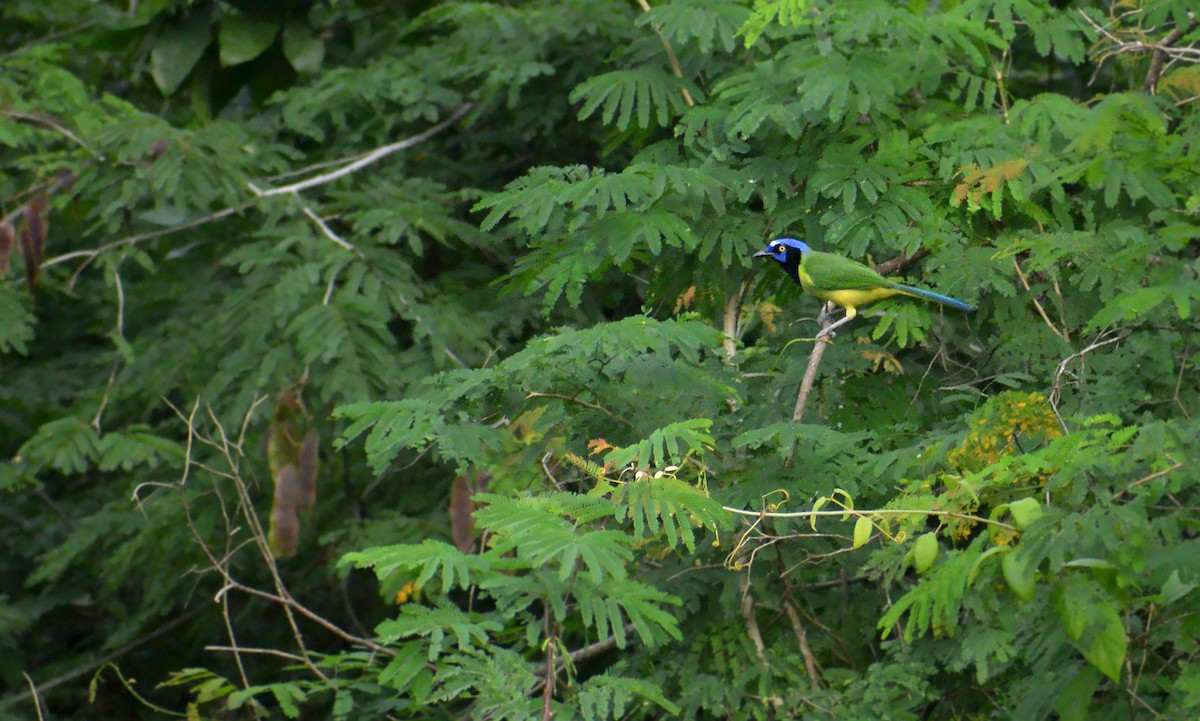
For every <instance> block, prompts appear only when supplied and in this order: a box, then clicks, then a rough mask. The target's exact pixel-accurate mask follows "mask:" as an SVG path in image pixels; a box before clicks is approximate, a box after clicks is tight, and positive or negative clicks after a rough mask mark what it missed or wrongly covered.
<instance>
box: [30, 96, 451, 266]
mask: <svg viewBox="0 0 1200 721" xmlns="http://www.w3.org/2000/svg"><path fill="white" fill-rule="evenodd" d="M472 107H473V106H472V105H471V104H470V103H467V104H465V105H463V106H462V107H460V108H459V109H458V110H456V111H455V112H454V113H453V114H451V115H450V117H449V118H447V119H446V120H443V121H442V122H440V123H438V124H437V125H434V126H433V127H431V128H429V129H427V130H425V131H423V132H421V133H418V134H416V135H414V136H412V137H410V138H405V139H404V140H400V141H397V142H395V143H390V144H388V145H384V146H383V147H380V148H376V149H375V150H373V151H371V152H369V153H367V154H365V155H360V156H354V158H351V159H350V160H349V161H348V162H347V163H346V164H344V165H343V166H342V167H341V168H338V169H337V170H335V171H333V172H330V173H326V174H324V175H319V176H316V177H313V178H308V179H307V180H302V181H300V182H298V183H292V184H291V185H285V186H282V187H279V188H271V189H268V190H262V189H260V188H258V187H257V186H256V185H255V184H253V183H250V184H249V185H250V188H251V192H253V193H254V194H255V200H249V201H246V202H244V203H239V204H237V205H234V206H231V207H228V208H223V209H221V210H218V211H215V212H212V213H209V214H208V215H205V216H202V217H200V218H196V219H195V220H190V221H188V222H186V223H181V224H179V225H176V226H172V227H170V228H162V229H160V230H154V231H150V232H147V233H138V234H136V235H131V236H128V237H125V238H121V239H119V240H114V241H112V242H111V243H105V244H104V245H101V246H98V247H96V248H91V249H88V250H76V251H72V252H70V253H64V254H62V255H59V256H55V257H53V258H50V259H48V260H47V261H46V262H44V263H42V267H43V268H46V267H49V266H53V265H58V264H59V263H65V262H67V261H70V260H75V259H76V258H84V259H85V261H84V263H83V264H82V265H81V266H80V267H79V268H78V269H77V270H76V271H75V276H78V275H79V273H80V272H81V271H82V270H83V269H84V268H86V267H87V266H88V264H90V263H91V262H92V261H93V260H95V258H96V257H97V256H99V255H100V254H101V253H104V252H105V251H108V250H112V249H113V248H120V247H123V246H133V245H137V244H139V243H142V242H145V241H147V240H154V239H155V238H162V237H164V236H168V235H174V234H175V233H180V232H183V231H185V230H191V229H192V228H196V227H199V226H201V225H207V224H208V223H212V222H215V221H218V220H221V219H223V218H227V217H229V216H230V215H233V214H235V213H240V212H241V211H243V210H246V209H247V208H250V207H252V206H254V205H255V202H256V200H257V199H261V198H268V197H271V196H273V195H283V194H287V193H292V194H295V193H298V192H299V191H301V190H305V189H307V188H312V187H315V186H318V185H324V184H326V183H331V182H333V181H334V180H337V179H339V178H342V177H345V176H347V175H350V174H351V173H354V172H356V171H358V170H361V169H362V168H365V167H366V166H368V165H371V164H373V163H375V162H377V161H379V160H381V159H382V158H384V157H387V156H388V155H391V154H392V153H395V152H397V151H399V150H404V149H406V148H411V147H412V146H414V145H417V144H418V143H421V142H424V141H426V140H428V139H429V138H431V137H433V136H435V135H437V134H438V133H440V132H442V131H443V130H445V129H446V128H448V127H450V126H451V125H453V124H454V123H455V122H457V121H458V119H459V118H461V117H462V116H463V115H465V114H466V113H467V111H469V110H470V109H471V108H472ZM21 212H23V211H17V212H15V213H12V214H10V217H9V219H10V220H11V219H12V218H14V217H16V216H19V215H20V213H21ZM319 225H323V223H321V224H319ZM327 228H328V226H325V227H323V228H321V231H322V233H324V234H325V235H326V237H330V239H331V240H332V239H333V237H331V236H333V235H334V234H333V233H332V231H329V232H326V231H327ZM338 240H340V239H338ZM338 240H334V242H338ZM339 245H342V246H343V247H348V249H351V250H356V249H355V248H354V247H353V246H352V245H350V244H349V243H346V242H345V241H341V242H340V243H339Z"/></svg>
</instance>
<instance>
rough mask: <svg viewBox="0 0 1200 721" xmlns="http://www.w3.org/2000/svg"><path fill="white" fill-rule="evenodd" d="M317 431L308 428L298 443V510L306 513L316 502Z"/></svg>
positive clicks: (318, 461) (318, 462) (318, 460)
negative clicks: (299, 492)
mask: <svg viewBox="0 0 1200 721" xmlns="http://www.w3.org/2000/svg"><path fill="white" fill-rule="evenodd" d="M319 450H320V448H319V446H318V444H317V432H316V431H312V430H310V431H309V432H308V433H306V434H305V435H304V442H303V443H301V444H300V474H299V479H300V491H301V494H300V508H299V510H300V512H301V513H308V512H309V511H311V510H312V509H313V506H314V505H316V503H317V468H318V466H319V464H320V459H319V458H318V451H319Z"/></svg>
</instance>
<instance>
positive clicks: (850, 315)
mask: <svg viewBox="0 0 1200 721" xmlns="http://www.w3.org/2000/svg"><path fill="white" fill-rule="evenodd" d="M856 315H858V309H857V308H846V316H845V317H844V318H842V319H841V320H838V321H837V322H835V323H832V324H830V325H827V326H825V327H824V328H822V329H821V331H820V332H819V333H817V340H820V339H822V338H824V337H825V336H827V335H832V334H833V330H834V329H835V328H838V327H841V326H843V325H845V324H847V323H849V322H850V321H852V320H854V317H855V316H856ZM827 317H828V316H827Z"/></svg>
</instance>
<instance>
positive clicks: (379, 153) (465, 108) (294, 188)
mask: <svg viewBox="0 0 1200 721" xmlns="http://www.w3.org/2000/svg"><path fill="white" fill-rule="evenodd" d="M473 107H475V106H474V105H473V104H472V103H464V104H463V105H462V107H460V108H459V109H458V110H455V111H454V112H453V113H451V114H450V117H448V118H446V119H445V120H443V121H442V122H440V123H438V124H437V125H434V126H433V127H431V128H429V129H428V130H424V131H422V132H420V133H417V134H416V135H414V136H412V137H411V138H405V139H404V140H400V141H397V142H395V143H390V144H388V145H384V146H383V147H380V148H376V149H375V150H372V151H371V152H369V153H367V154H366V155H364V156H362V157H359V158H358V159H357V160H354V161H353V162H350V163H348V164H346V165H344V166H342V167H341V168H338V169H337V170H334V171H333V172H330V173H325V174H323V175H318V176H316V177H313V178H308V179H307V180H301V181H300V182H298V183H292V184H291V185H284V186H281V187H279V188H271V189H270V190H259V189H257V188H254V189H253V192H254V193H255V195H257V196H258V197H260V198H269V197H271V196H272V195H284V194H287V193H299V192H300V191H301V190H306V189H308V188H312V187H315V186H318V185H325V184H326V183H332V182H333V181H335V180H337V179H339V178H343V177H345V176H347V175H350V174H351V173H354V172H357V171H359V170H362V169H363V168H365V167H367V166H368V165H371V164H373V163H376V162H378V161H380V160H382V159H384V158H386V157H387V156H389V155H391V154H392V153H395V152H397V151H400V150H405V149H407V148H411V147H412V146H414V145H417V144H418V143H423V142H425V141H426V140H429V139H430V138H432V137H433V136H435V135H437V134H438V133H440V132H442V131H443V130H445V129H446V128H448V127H450V126H451V125H454V124H455V123H456V122H458V120H459V118H461V117H462V116H464V115H466V114H467V113H468V112H469V111H470V110H471V108H473Z"/></svg>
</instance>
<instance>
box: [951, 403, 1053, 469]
mask: <svg viewBox="0 0 1200 721" xmlns="http://www.w3.org/2000/svg"><path fill="white" fill-rule="evenodd" d="M1060 435H1062V430H1061V428H1059V425H1058V419H1057V417H1056V416H1055V415H1054V409H1053V408H1051V407H1050V403H1049V402H1048V401H1047V400H1046V396H1044V395H1042V394H1041V393H1023V392H1020V391H1005V392H1004V393H1001V394H1000V395H998V396H996V397H995V398H992V399H991V400H990V401H988V402H987V403H986V404H985V405H984V406H983V408H981V409H979V411H977V412H976V413H975V415H974V416H972V418H971V430H970V431H969V432H968V433H967V437H966V439H965V440H963V442H962V445H960V446H959V447H958V448H956V449H954V450H953V451H951V452H950V454H949V456H947V458H946V461H947V463H949V464H950V466H951V467H952V468H954V469H955V470H957V471H958V472H960V473H964V474H966V473H974V472H976V471H981V470H983V469H984V468H987V467H988V466H990V465H992V464H993V463H996V462H998V461H1000V460H1001V459H1002V458H1004V457H1006V456H1011V455H1014V454H1016V453H1018V452H1020V450H1021V449H1020V448H1018V447H1017V441H1018V439H1025V440H1027V441H1029V442H1030V443H1033V444H1037V443H1045V442H1046V441H1049V440H1050V439H1052V438H1057V437H1058V436H1060ZM1025 450H1028V448H1026V449H1025Z"/></svg>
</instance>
